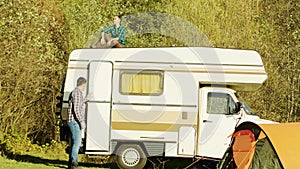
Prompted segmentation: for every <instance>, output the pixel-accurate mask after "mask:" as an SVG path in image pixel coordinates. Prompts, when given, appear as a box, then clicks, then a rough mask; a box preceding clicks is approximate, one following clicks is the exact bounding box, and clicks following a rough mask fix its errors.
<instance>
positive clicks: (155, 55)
mask: <svg viewBox="0 0 300 169" xmlns="http://www.w3.org/2000/svg"><path fill="white" fill-rule="evenodd" d="M82 53H84V54H82ZM69 59H70V60H99V59H104V60H110V61H119V62H141V61H143V62H155V63H157V62H158V63H161V62H163V63H187V64H189V63H191V64H222V65H248V66H262V67H263V62H262V60H261V57H260V55H259V54H258V53H257V52H256V51H253V50H238V49H223V48H210V47H169V48H106V49H77V50H74V51H73V52H72V53H71V55H70V58H69Z"/></svg>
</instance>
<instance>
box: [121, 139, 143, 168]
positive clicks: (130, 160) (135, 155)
mask: <svg viewBox="0 0 300 169" xmlns="http://www.w3.org/2000/svg"><path fill="white" fill-rule="evenodd" d="M116 157H117V165H118V166H119V168H122V169H133V168H134V169H142V168H143V167H144V166H145V164H146V162H147V158H146V156H145V153H144V151H143V149H142V148H141V147H140V146H139V145H137V144H122V145H121V146H120V147H119V148H118V149H117V152H116Z"/></svg>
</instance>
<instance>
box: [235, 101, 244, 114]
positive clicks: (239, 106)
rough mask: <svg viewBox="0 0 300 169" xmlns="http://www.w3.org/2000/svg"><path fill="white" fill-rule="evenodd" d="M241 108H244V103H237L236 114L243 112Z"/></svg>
mask: <svg viewBox="0 0 300 169" xmlns="http://www.w3.org/2000/svg"><path fill="white" fill-rule="evenodd" d="M241 108H242V103H241V102H236V103H235V110H234V113H238V112H239V111H241Z"/></svg>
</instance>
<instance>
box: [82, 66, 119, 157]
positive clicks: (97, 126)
mask: <svg viewBox="0 0 300 169" xmlns="http://www.w3.org/2000/svg"><path fill="white" fill-rule="evenodd" d="M88 68H89V72H88V92H89V93H92V96H93V98H92V99H91V100H90V101H88V103H87V129H86V153H88V152H93V151H94V152H95V151H97V152H109V145H110V130H111V100H112V99H111V98H112V96H111V95H112V69H113V64H112V63H111V62H106V61H94V62H90V64H89V67H88Z"/></svg>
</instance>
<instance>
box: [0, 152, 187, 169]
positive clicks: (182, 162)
mask: <svg viewBox="0 0 300 169" xmlns="http://www.w3.org/2000/svg"><path fill="white" fill-rule="evenodd" d="M165 162H166V164H165V165H164V167H165V168H174V169H175V168H184V167H186V166H188V165H189V164H190V163H191V162H192V161H191V159H173V160H166V161H165ZM0 164H1V165H0V169H64V168H67V161H66V160H60V159H51V158H44V157H38V156H32V155H15V156H14V157H13V159H11V157H9V158H8V157H2V156H1V155H0ZM79 164H80V166H81V167H82V169H108V168H111V169H117V168H118V167H117V166H116V165H115V164H103V165H100V164H96V163H90V162H84V163H79ZM155 166H156V167H157V168H162V165H161V164H156V165H155ZM156 167H153V165H152V164H151V163H150V162H149V161H148V165H147V166H146V168H149V169H151V168H156Z"/></svg>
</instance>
